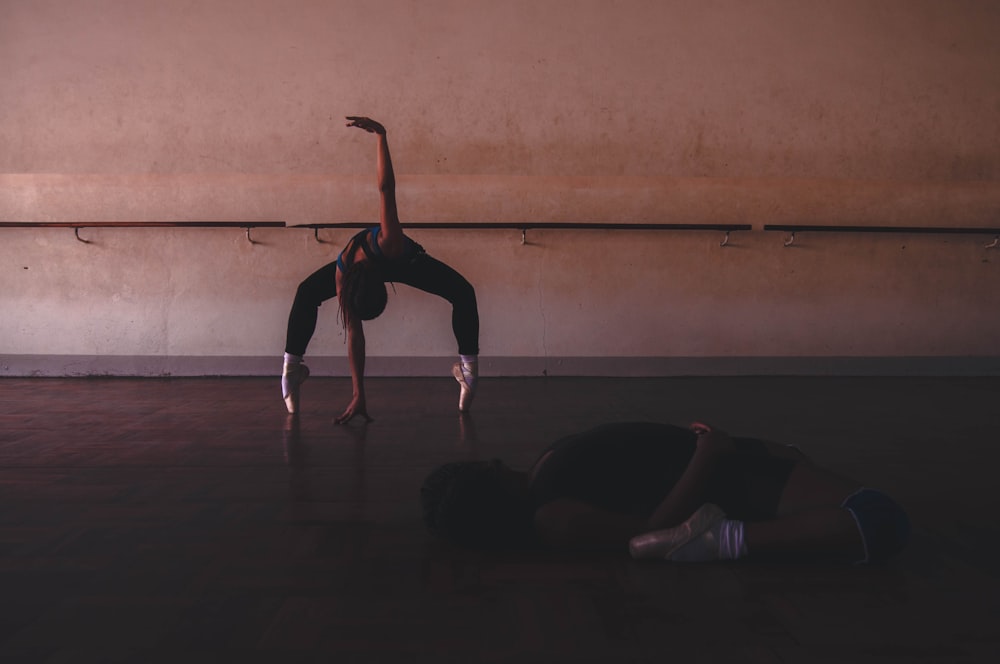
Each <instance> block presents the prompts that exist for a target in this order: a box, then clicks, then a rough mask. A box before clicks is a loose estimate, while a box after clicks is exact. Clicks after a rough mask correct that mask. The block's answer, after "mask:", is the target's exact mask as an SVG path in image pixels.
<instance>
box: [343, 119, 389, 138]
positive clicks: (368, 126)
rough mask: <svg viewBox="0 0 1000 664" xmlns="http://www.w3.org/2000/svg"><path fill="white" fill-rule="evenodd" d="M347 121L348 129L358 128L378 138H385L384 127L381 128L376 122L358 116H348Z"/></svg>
mask: <svg viewBox="0 0 1000 664" xmlns="http://www.w3.org/2000/svg"><path fill="white" fill-rule="evenodd" d="M347 119H348V120H350V122H348V123H347V126H348V127H360V128H361V129H364V130H365V131H367V132H368V133H370V134H378V135H379V136H385V127H383V126H382V125H381V124H379V123H378V122H375V121H374V120H372V119H371V118H366V117H362V116H358V115H348V116H347Z"/></svg>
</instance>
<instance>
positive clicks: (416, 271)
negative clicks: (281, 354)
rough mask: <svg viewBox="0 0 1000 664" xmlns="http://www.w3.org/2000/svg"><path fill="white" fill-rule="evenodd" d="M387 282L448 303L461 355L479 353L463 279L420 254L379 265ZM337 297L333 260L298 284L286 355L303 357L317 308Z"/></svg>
mask: <svg viewBox="0 0 1000 664" xmlns="http://www.w3.org/2000/svg"><path fill="white" fill-rule="evenodd" d="M379 269H380V270H381V271H382V275H383V277H384V278H385V280H386V281H391V282H395V283H399V284H406V285H408V286H413V287H414V288H419V289H420V290H422V291H425V292H427V293H431V294H433V295H437V296H439V297H443V298H444V299H446V300H448V302H450V303H451V327H452V330H454V332H455V339H456V340H457V341H458V352H459V353H460V354H462V355H478V354H479V309H478V307H477V305H476V291H475V289H473V288H472V284H470V283H469V282H468V281H467V280H466V279H465V277H463V276H462V275H460V274H459V273H458V272H456V271H455V270H453V269H452V268H450V267H448V266H447V265H445V264H444V263H442V262H441V261H439V260H437V259H435V258H431V257H430V256H428V255H427V254H426V253H423V252H420V253H418V254H417V255H415V256H414V257H413V258H409V259H405V260H399V261H388V262H385V263H381V264H380V265H379ZM336 295H337V263H336V261H334V262H333V263H330V264H328V265H324V266H323V267H321V268H320V269H318V270H316V271H315V272H313V273H312V274H311V275H309V276H308V277H306V279H305V281H303V282H302V283H301V284H299V289H298V291H296V293H295V301H294V302H293V303H292V311H291V313H290V314H289V315H288V335H287V337H286V339H285V352H286V353H291V354H292V355H305V354H306V346H308V345H309V340H310V339H312V335H313V332H315V331H316V319H317V315H318V311H317V310H318V309H319V306H320V305H321V304H322V303H323V302H325V301H327V300H329V299H330V298H332V297H335V296H336Z"/></svg>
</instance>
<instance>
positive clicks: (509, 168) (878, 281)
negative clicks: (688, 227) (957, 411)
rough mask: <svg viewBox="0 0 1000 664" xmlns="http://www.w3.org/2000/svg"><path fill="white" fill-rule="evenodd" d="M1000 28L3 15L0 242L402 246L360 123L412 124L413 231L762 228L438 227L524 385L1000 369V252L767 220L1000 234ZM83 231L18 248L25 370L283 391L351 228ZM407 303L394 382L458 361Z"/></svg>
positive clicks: (993, 7)
mask: <svg viewBox="0 0 1000 664" xmlns="http://www.w3.org/2000/svg"><path fill="white" fill-rule="evenodd" d="M998 32H1000V5H998V4H997V3H995V2H987V1H979V2H975V1H971V0H964V1H956V2H949V3H943V2H937V1H935V0H838V1H836V2H833V1H821V0H795V1H792V0H760V1H750V2H743V1H739V0H718V1H715V2H704V1H701V2H695V1H693V0H692V1H689V2H688V1H680V0H646V1H642V0H623V1H611V0H605V1H601V0H589V1H588V0H563V1H551V0H550V1H546V0H542V1H538V0H536V1H534V2H526V1H522V0H513V1H509V2H505V3H494V2H470V1H467V2H460V1H458V0H454V1H450V2H449V1H444V0H429V1H424V2H416V1H414V2H403V1H395V2H389V1H383V2H365V3H349V2H339V1H327V2H320V1H312V2H310V1H306V0H282V1H281V2H278V1H276V0H275V1H264V0H239V1H236V0H231V1H230V0H206V1H202V2H155V1H153V0H118V1H115V0H81V1H78V2H72V3H68V2H58V1H48V0H7V1H5V2H2V3H0V62H2V63H3V65H2V66H3V68H4V71H3V76H2V77H0V146H2V149H0V221H87V220H90V221H95V220H105V221H143V220H157V221H160V220H195V219H197V220H249V221H254V220H258V221H259V220H284V221H287V222H288V223H289V224H295V223H310V222H324V221H374V220H375V219H376V218H377V193H376V191H375V187H374V184H375V183H374V156H375V155H374V142H373V140H372V139H371V137H370V136H368V135H366V134H363V133H362V132H359V131H357V130H348V129H346V128H345V127H344V122H343V120H342V118H343V116H344V115H349V114H367V115H371V116H373V117H376V118H378V119H379V120H381V121H383V122H384V123H385V124H386V125H387V126H388V127H389V130H390V144H391V147H392V150H393V157H394V162H395V165H396V171H397V173H398V175H399V203H400V211H401V214H402V216H403V218H404V221H524V220H528V221H602V222H605V221H609V222H615V221H618V222H685V223H687V222H690V223H749V224H752V225H753V227H754V230H753V231H751V232H746V233H738V234H734V235H733V236H732V238H731V240H730V243H729V245H728V246H726V247H720V246H719V242H720V241H721V240H722V236H721V234H720V233H712V232H664V233H651V232H638V233H635V232H624V231H621V232H606V231H585V232H583V231H581V232H564V231H558V232H557V231H532V232H529V233H528V238H527V239H528V243H527V244H526V245H522V244H521V238H520V234H519V233H518V232H516V231H485V230H484V231H462V232H454V233H447V232H443V231H414V232H413V233H412V235H413V236H414V237H415V238H416V239H417V240H418V241H420V242H421V243H422V244H424V246H425V247H427V248H428V250H429V251H430V252H431V253H432V254H434V255H436V256H437V257H439V258H441V259H443V260H445V261H446V262H448V263H450V264H452V265H453V266H455V267H456V268H457V269H459V270H460V271H462V272H463V273H464V274H465V275H466V276H467V277H468V278H469V279H470V280H471V281H472V282H473V283H474V284H475V285H476V287H477V292H478V294H479V298H480V307H481V316H482V322H483V334H482V350H483V355H484V358H485V357H489V358H491V360H490V362H491V363H492V364H490V367H491V370H492V371H494V372H496V373H505V372H507V373H509V372H515V373H516V372H527V373H533V372H536V371H542V370H545V371H549V372H550V373H551V372H559V371H564V372H569V373H573V372H581V371H583V372H586V371H587V370H593V369H594V367H597V366H598V364H596V363H595V362H596V361H597V360H600V359H601V358H608V357H613V358H614V357H620V358H628V359H629V361H628V362H625V361H623V362H622V363H620V366H621V367H623V369H621V371H623V372H642V371H652V372H656V371H659V370H663V371H669V370H670V368H669V365H666V364H663V363H662V362H660V363H657V362H658V361H660V360H662V359H663V358H690V359H695V360H697V359H703V360H705V359H709V358H712V359H714V360H720V359H721V361H722V364H718V363H716V364H714V365H711V366H712V367H714V368H718V367H720V366H721V367H723V368H726V367H728V368H729V370H732V371H735V372H739V371H741V370H742V369H741V367H745V366H748V365H745V364H741V362H744V361H745V360H746V359H747V358H806V359H812V360H815V359H816V358H821V359H822V358H856V357H862V358H911V359H912V358H926V357H931V358H975V362H974V363H973V366H982V367H984V370H989V367H995V366H996V357H997V356H1000V353H998V352H997V350H996V340H997V339H998V338H1000V289H998V288H997V284H998V280H1000V272H998V270H1000V250H998V249H986V248H985V247H984V245H985V244H987V243H989V242H990V241H991V240H992V235H983V236H960V235H954V236H947V235H916V234H909V235H862V234H856V235H819V234H811V235H810V234H800V235H799V236H798V237H797V238H796V242H795V244H794V245H793V246H791V247H787V248H786V247H784V246H783V240H784V239H785V238H784V236H783V235H782V234H780V233H768V232H764V231H763V230H762V228H763V225H764V224H769V223H770V224H773V223H814V224H823V223H827V224H836V223H842V224H852V225H892V224H896V225H906V226H914V225H915V226H955V227H965V226H977V227H997V226H1000V183H998V178H1000V122H998V121H997V120H998V119H1000V77H998V76H997V74H996V73H997V71H1000V41H998V40H997V39H996V38H995V35H996V34H997V33H998ZM81 236H82V237H84V238H85V239H88V240H90V243H88V244H84V243H81V242H77V240H76V239H75V238H74V236H73V233H72V231H71V230H68V229H9V228H8V229H0V287H2V289H0V307H2V311H3V312H4V313H3V315H2V316H0V360H2V361H0V374H4V373H6V374H12V373H31V372H35V373H101V372H111V373H115V372H124V373H129V372H134V373H157V372H181V371H180V370H179V369H177V368H176V365H174V368H170V366H169V365H164V364H162V363H161V364H159V365H157V364H155V363H153V364H149V363H146V364H142V363H141V362H140V363H138V364H135V363H133V364H124V365H123V364H122V363H121V358H123V357H124V358H161V359H163V358H168V359H169V358H188V359H190V360H191V363H189V364H188V365H185V367H186V368H185V369H184V370H183V372H186V373H192V372H193V373H198V372H199V371H203V372H206V373H213V372H230V371H245V370H246V369H245V367H246V366H254V367H256V366H260V367H262V369H261V370H262V371H267V370H270V369H269V368H266V367H270V363H272V362H273V358H275V357H276V356H277V355H278V354H280V352H281V350H282V346H283V337H284V325H285V321H286V317H287V311H288V306H289V304H290V302H291V298H292V295H293V294H294V290H295V286H296V284H297V283H298V281H299V280H301V279H302V278H304V277H305V276H306V275H308V274H309V273H310V272H311V271H312V270H313V269H315V268H317V267H319V266H320V265H322V264H323V263H324V262H326V261H329V260H332V259H333V257H334V256H335V254H336V251H337V250H338V249H339V246H340V244H341V243H342V242H343V241H344V240H345V239H346V237H347V233H346V232H343V231H341V232H335V231H323V232H322V233H321V238H323V239H324V240H326V241H327V242H326V243H323V244H321V243H317V242H316V241H315V239H314V238H313V235H312V232H311V231H306V230H302V229H275V230H271V229H266V230H265V229H261V230H257V231H254V233H253V237H254V239H255V240H257V242H258V243H257V244H251V243H249V242H247V240H246V238H245V236H244V234H243V232H242V231H240V230H225V229H223V230H192V229H182V230H180V229H179V230H172V229H103V228H90V229H84V230H82V231H81ZM397 291H398V293H397V294H396V296H394V297H393V298H392V300H391V304H390V308H389V311H388V312H387V314H386V315H385V316H383V317H382V318H381V319H379V320H378V321H376V322H374V323H373V324H371V325H369V326H368V328H367V329H368V337H369V352H370V354H371V355H372V356H374V357H375V358H376V360H377V358H379V357H385V358H390V359H396V360H400V361H396V362H388V363H386V364H384V365H380V364H379V363H378V361H376V362H374V363H373V365H372V367H373V368H374V371H376V372H383V373H393V372H398V373H406V372H408V371H409V372H422V371H424V370H425V367H427V366H430V365H423V364H420V363H419V362H418V361H417V360H419V359H420V358H434V357H439V356H449V355H451V354H453V353H454V340H453V338H452V337H451V334H450V329H449V322H448V312H447V307H446V305H444V303H442V302H440V301H437V300H436V299H435V298H432V297H429V296H426V295H424V294H421V293H416V292H413V291H411V290H409V289H407V288H406V287H399V288H397ZM335 319H336V306H335V303H330V305H328V306H325V307H324V308H323V310H322V311H321V320H320V328H319V331H318V333H317V336H316V337H315V339H314V341H313V344H312V345H311V347H310V355H313V356H319V357H323V356H332V357H341V356H342V355H343V354H344V346H343V339H342V336H341V333H340V330H339V328H338V327H337V325H336V323H335ZM53 358H55V359H53ZM59 358H62V359H59ZM234 358H235V359H234ZM255 359H259V360H260V363H259V364H255V363H254V362H253V360H255ZM402 360H411V361H412V362H411V363H410V364H407V363H406V362H403V361H402ZM588 361H590V362H588ZM248 362H249V364H248ZM164 366H167V367H168V368H166V369H164V368H163V367H164ZM330 366H331V371H339V370H341V369H342V364H334V365H330ZM685 366H686V367H687V368H688V369H689V370H691V368H692V367H693V370H694V371H697V370H698V367H699V366H701V368H702V369H705V368H706V367H709V365H708V364H702V365H697V364H694V365H685ZM750 366H752V369H750V370H752V371H755V372H759V371H767V366H768V365H767V364H766V363H765V364H753V365H750ZM774 366H777V365H774ZM781 366H787V365H781ZM814 366H819V365H814ZM123 367H124V368H123ZM137 367H138V368H137ZM199 367H200V368H199ZM234 367H244V368H243V369H235V368H234ZM600 367H601V368H600V370H601V371H615V369H613V368H610V369H609V365H607V364H604V365H600ZM643 367H646V368H645V369H644V368H643ZM648 367H653V369H652V370H651V369H649V368H648ZM428 370H436V369H428Z"/></svg>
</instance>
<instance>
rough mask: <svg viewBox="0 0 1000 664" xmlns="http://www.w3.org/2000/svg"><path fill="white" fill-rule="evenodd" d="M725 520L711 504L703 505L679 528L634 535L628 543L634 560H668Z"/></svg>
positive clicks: (721, 512) (722, 513) (719, 511)
mask: <svg viewBox="0 0 1000 664" xmlns="http://www.w3.org/2000/svg"><path fill="white" fill-rule="evenodd" d="M725 518H726V514H725V512H723V511H722V509H721V508H719V507H717V506H716V505H713V504H712V503H705V504H704V505H702V506H701V507H699V508H698V509H697V510H695V512H694V514H692V515H691V516H690V517H688V520H687V521H685V522H684V523H682V524H680V525H679V526H674V527H673V528H666V529H664V530H654V531H652V532H648V533H643V534H642V535H636V536H635V537H633V538H632V539H631V540H629V543H628V549H629V553H631V554H632V558H634V559H635V560H646V559H654V558H655V559H658V560H664V559H666V560H669V559H670V556H672V555H673V554H674V553H675V552H676V551H677V550H678V549H680V548H681V547H682V546H684V545H685V544H687V543H688V542H690V541H691V540H693V539H695V538H697V537H700V536H701V535H703V534H704V533H705V532H707V531H708V530H709V529H711V528H712V527H714V526H715V525H716V524H718V523H719V522H720V521H722V520H724V519H725Z"/></svg>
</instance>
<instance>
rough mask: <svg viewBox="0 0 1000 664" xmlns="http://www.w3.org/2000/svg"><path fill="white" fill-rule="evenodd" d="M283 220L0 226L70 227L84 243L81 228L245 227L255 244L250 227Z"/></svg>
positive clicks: (13, 224)
mask: <svg viewBox="0 0 1000 664" xmlns="http://www.w3.org/2000/svg"><path fill="white" fill-rule="evenodd" d="M285 226H286V224H285V222H283V221H51V222H49V221H0V228H72V229H73V234H74V235H75V236H76V239H77V240H79V241H80V242H83V243H84V244H90V240H85V239H83V238H82V237H80V229H81V228H245V229H246V232H247V242H249V243H250V244H257V241H256V240H254V239H253V238H252V237H250V229H251V228H284V227H285Z"/></svg>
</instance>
